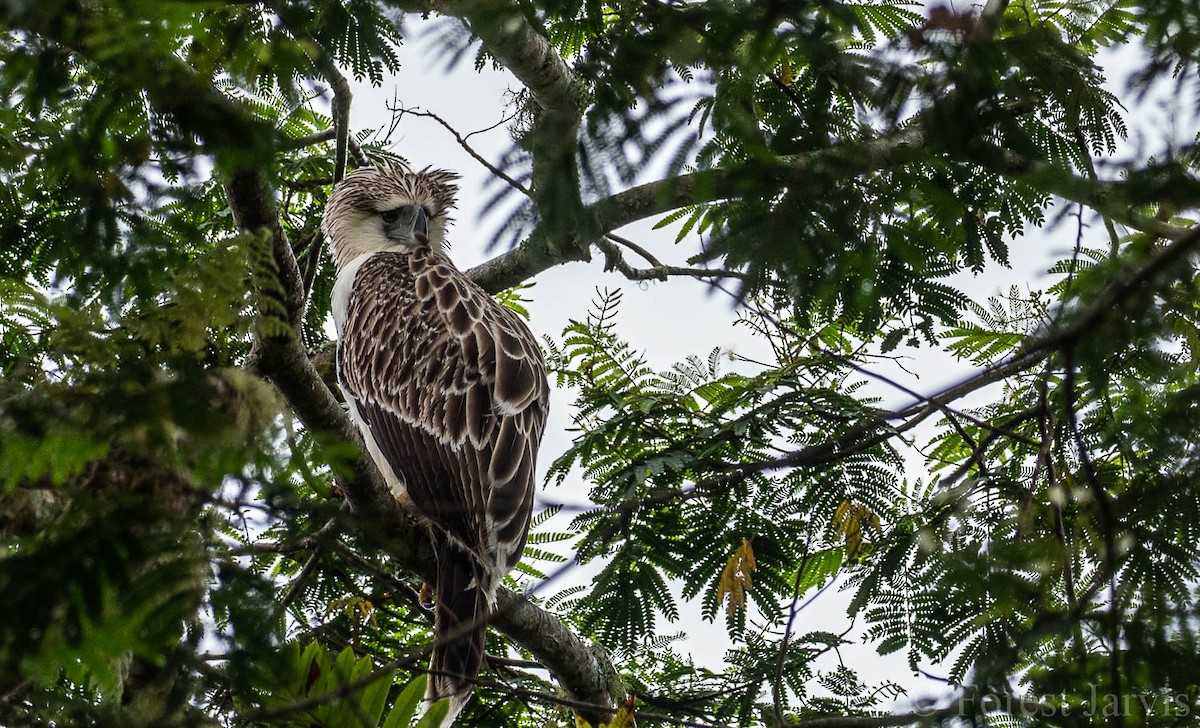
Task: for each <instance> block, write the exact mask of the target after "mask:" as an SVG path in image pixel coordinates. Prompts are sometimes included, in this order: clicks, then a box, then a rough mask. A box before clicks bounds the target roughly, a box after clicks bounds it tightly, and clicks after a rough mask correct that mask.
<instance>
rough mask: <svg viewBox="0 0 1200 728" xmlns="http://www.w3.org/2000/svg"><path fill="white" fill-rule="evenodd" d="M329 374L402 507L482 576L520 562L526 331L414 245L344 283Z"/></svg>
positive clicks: (528, 409)
mask: <svg viewBox="0 0 1200 728" xmlns="http://www.w3.org/2000/svg"><path fill="white" fill-rule="evenodd" d="M339 374H340V376H341V378H342V381H343V384H344V385H345V386H346V387H347V389H348V390H349V392H350V394H351V395H352V396H353V397H354V398H355V400H356V401H357V403H358V405H359V409H360V412H362V414H363V418H364V419H365V420H366V422H367V424H368V425H369V426H370V428H371V431H372V434H373V436H374V437H375V440H376V442H377V444H378V445H379V449H380V451H381V452H382V453H383V455H384V457H385V458H386V459H387V460H388V462H389V463H390V464H391V466H392V468H393V470H394V471H395V472H396V474H397V475H398V476H399V477H400V478H401V479H402V480H404V481H405V484H406V487H407V490H408V495H409V497H410V498H411V499H412V501H413V505H414V506H415V507H416V508H417V509H418V510H420V511H421V512H422V513H423V514H425V515H426V516H428V517H429V518H430V519H431V520H433V521H434V522H436V523H437V524H438V525H439V526H440V527H442V528H443V529H445V530H446V531H447V532H448V534H449V535H450V536H451V537H452V538H453V539H454V540H456V541H458V542H459V543H460V544H461V545H463V546H464V547H466V548H467V549H469V550H471V551H472V552H474V553H476V554H478V556H479V557H480V559H481V561H483V563H484V564H485V565H486V567H487V568H489V569H496V570H500V569H503V570H507V569H509V568H511V567H512V566H513V565H515V564H516V562H517V560H518V559H519V558H520V553H521V549H522V548H523V546H524V542H525V531H526V529H527V526H528V522H529V511H530V508H531V507H532V503H533V490H534V483H533V479H534V471H535V465H536V463H535V458H536V454H537V446H538V444H539V443H540V441H541V437H542V432H543V428H544V425H545V417H546V411H547V407H548V397H549V385H548V383H547V381H546V375H545V365H544V363H543V362H542V358H541V354H540V352H539V351H538V347H537V342H536V340H535V339H534V337H533V334H532V333H531V332H530V331H529V329H528V328H527V327H526V326H525V324H524V322H522V321H521V320H520V319H519V318H518V317H517V316H516V315H515V314H513V313H512V312H511V311H509V310H508V309H506V308H504V307H503V306H501V305H499V304H497V303H496V302H495V301H493V300H492V299H491V297H490V296H488V295H487V294H486V293H485V292H484V291H483V290H482V289H480V288H479V287H478V286H476V285H475V284H474V283H473V282H472V281H471V280H470V279H468V278H466V276H464V275H462V273H460V272H459V271H457V270H456V269H454V267H453V266H452V265H451V264H450V263H449V262H448V261H446V260H445V259H444V258H442V257H440V256H438V255H435V254H433V253H432V252H431V251H429V250H428V249H425V248H421V249H418V250H416V251H415V252H413V253H379V254H376V255H374V256H373V257H372V258H371V259H370V260H368V261H367V262H366V263H364V264H363V265H362V267H361V268H360V269H359V271H358V275H357V277H356V279H355V282H354V288H353V293H352V294H351V297H350V303H349V307H348V310H347V315H346V322H345V325H344V328H343V334H342V341H341V342H340V344H339Z"/></svg>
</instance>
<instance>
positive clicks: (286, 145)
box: [279, 129, 337, 151]
mask: <svg viewBox="0 0 1200 728" xmlns="http://www.w3.org/2000/svg"><path fill="white" fill-rule="evenodd" d="M336 137H337V129H324V130H322V131H319V132H317V133H315V134H308V135H305V136H301V137H296V138H295V139H285V140H284V141H282V142H280V144H279V148H280V149H283V150H288V151H290V150H292V149H303V148H304V147H311V146H314V145H316V144H324V143H325V142H327V141H330V140H331V139H335V138H336Z"/></svg>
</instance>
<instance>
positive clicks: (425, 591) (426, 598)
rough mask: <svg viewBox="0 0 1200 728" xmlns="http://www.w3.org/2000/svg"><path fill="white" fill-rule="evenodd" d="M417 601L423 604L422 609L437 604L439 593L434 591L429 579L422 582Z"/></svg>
mask: <svg viewBox="0 0 1200 728" xmlns="http://www.w3.org/2000/svg"><path fill="white" fill-rule="evenodd" d="M417 603H418V604H420V605H421V609H430V610H432V609H433V607H434V606H435V605H436V604H437V595H435V594H434V592H433V587H432V586H431V585H430V584H429V582H427V581H423V582H421V591H419V592H417Z"/></svg>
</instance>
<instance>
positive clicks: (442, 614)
mask: <svg viewBox="0 0 1200 728" xmlns="http://www.w3.org/2000/svg"><path fill="white" fill-rule="evenodd" d="M436 549H437V581H436V584H435V588H436V590H437V601H436V606H435V607H434V619H433V638H434V642H433V653H432V655H431V656H430V658H429V683H428V685H427V687H426V689H425V699H426V700H427V701H429V702H430V703H432V702H434V701H437V700H441V699H442V698H450V712H449V714H447V716H446V718H445V719H444V720H443V721H442V725H443V726H449V725H452V724H453V721H454V719H455V717H457V715H458V713H459V711H461V710H462V709H463V706H465V705H466V703H467V701H468V700H470V698H471V691H472V689H473V687H474V680H475V677H476V676H477V675H478V674H479V668H480V665H481V664H482V663H483V638H484V635H485V633H486V631H487V620H488V614H489V611H490V610H489V597H490V592H489V590H490V587H491V585H490V583H489V579H488V577H487V575H486V573H485V571H484V569H483V568H482V566H481V565H480V564H479V561H478V560H477V559H476V558H475V557H474V556H472V555H471V554H469V553H467V552H466V551H464V550H463V549H461V548H459V547H458V546H456V545H455V544H453V543H451V542H450V541H449V539H446V538H445V537H442V538H439V539H438V543H437V545H436Z"/></svg>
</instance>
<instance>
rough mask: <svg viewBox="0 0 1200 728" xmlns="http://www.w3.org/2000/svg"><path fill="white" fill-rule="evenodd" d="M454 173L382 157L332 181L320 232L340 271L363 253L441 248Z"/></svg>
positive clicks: (452, 191)
mask: <svg viewBox="0 0 1200 728" xmlns="http://www.w3.org/2000/svg"><path fill="white" fill-rule="evenodd" d="M457 179H458V175H457V174H455V173H454V172H448V171H446V170H443V169H431V168H429V167H426V168H425V169H423V170H421V171H420V172H414V171H412V170H411V169H409V168H408V167H406V166H405V165H403V164H402V163H400V162H398V161H394V160H388V161H385V162H384V163H383V164H381V165H379V166H376V167H360V168H359V169H356V170H354V171H353V172H351V173H349V174H347V175H346V176H345V177H344V178H343V179H342V181H341V182H338V183H337V184H336V185H334V188H333V193H332V194H331V195H330V196H329V202H328V204H326V206H325V217H324V219H323V220H322V221H321V230H322V232H324V233H325V239H326V240H327V241H329V249H330V252H331V253H332V255H333V260H334V262H335V263H336V264H337V267H338V268H339V269H341V268H343V267H345V266H346V265H347V264H349V263H350V261H352V260H354V259H355V258H357V257H359V256H360V255H365V254H367V253H378V252H381V251H389V250H391V251H401V250H406V249H411V248H413V247H416V246H418V245H424V244H428V245H429V246H430V247H431V248H433V249H434V250H435V251H441V250H442V248H443V247H444V246H445V239H446V225H447V224H448V223H449V222H450V218H449V216H448V214H447V213H448V212H449V211H450V209H451V208H453V207H454V196H455V194H456V193H457V192H458V186H457V185H456V184H454V181H455V180H457Z"/></svg>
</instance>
